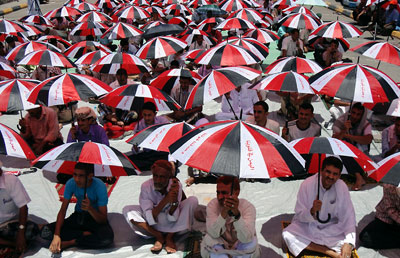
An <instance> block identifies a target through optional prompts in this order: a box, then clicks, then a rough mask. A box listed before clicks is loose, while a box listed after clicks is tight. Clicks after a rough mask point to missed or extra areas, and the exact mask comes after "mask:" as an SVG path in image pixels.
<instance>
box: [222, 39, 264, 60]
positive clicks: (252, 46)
mask: <svg viewBox="0 0 400 258" xmlns="http://www.w3.org/2000/svg"><path fill="white" fill-rule="evenodd" d="M228 42H229V43H230V44H232V45H236V46H241V47H243V48H245V49H247V50H249V51H251V52H252V53H253V54H255V55H256V56H257V57H258V58H260V59H261V60H265V59H266V58H267V56H268V53H269V50H268V48H267V47H266V46H265V45H264V44H263V43H261V42H259V41H257V40H255V39H252V38H237V37H232V38H230V39H228ZM220 44H226V43H225V42H221V43H220Z"/></svg>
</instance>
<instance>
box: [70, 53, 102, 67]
mask: <svg viewBox="0 0 400 258" xmlns="http://www.w3.org/2000/svg"><path fill="white" fill-rule="evenodd" d="M107 54H108V53H106V52H104V51H101V50H97V51H94V52H89V53H86V54H84V55H83V56H81V57H80V58H79V59H78V60H76V61H75V64H76V65H91V64H94V63H96V62H97V61H98V60H99V59H101V58H102V57H104V56H106V55H107Z"/></svg>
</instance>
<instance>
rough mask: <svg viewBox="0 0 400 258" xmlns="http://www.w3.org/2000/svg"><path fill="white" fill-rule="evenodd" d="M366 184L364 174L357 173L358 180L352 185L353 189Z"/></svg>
mask: <svg viewBox="0 0 400 258" xmlns="http://www.w3.org/2000/svg"><path fill="white" fill-rule="evenodd" d="M365 184H366V182H365V180H364V178H363V176H362V175H361V174H360V173H356V182H355V183H354V185H353V186H352V187H351V190H353V191H358V190H361V188H362V187H363V186H364V185H365Z"/></svg>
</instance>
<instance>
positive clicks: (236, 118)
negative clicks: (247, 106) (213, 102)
mask: <svg viewBox="0 0 400 258" xmlns="http://www.w3.org/2000/svg"><path fill="white" fill-rule="evenodd" d="M224 96H225V95H224ZM225 98H226V101H228V104H229V107H230V108H231V111H232V113H233V115H234V116H235V120H239V119H238V117H237V115H236V113H235V111H234V110H233V107H232V105H231V102H230V101H229V99H228V97H227V96H225Z"/></svg>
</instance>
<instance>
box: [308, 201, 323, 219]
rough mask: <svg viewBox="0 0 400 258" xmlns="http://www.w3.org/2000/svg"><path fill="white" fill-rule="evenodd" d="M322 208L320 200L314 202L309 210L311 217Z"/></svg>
mask: <svg viewBox="0 0 400 258" xmlns="http://www.w3.org/2000/svg"><path fill="white" fill-rule="evenodd" d="M321 207H322V201H321V200H314V202H313V206H312V208H311V210H310V212H311V215H313V216H315V214H316V213H317V212H318V211H320V210H321Z"/></svg>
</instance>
